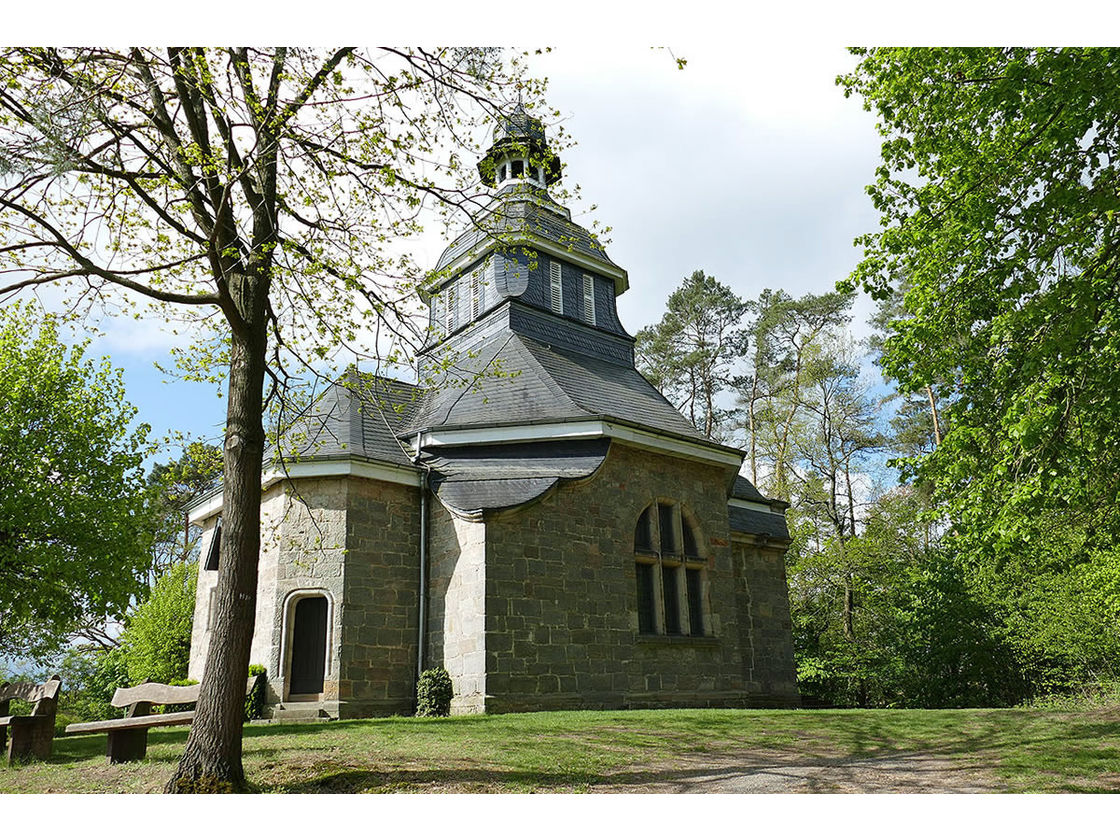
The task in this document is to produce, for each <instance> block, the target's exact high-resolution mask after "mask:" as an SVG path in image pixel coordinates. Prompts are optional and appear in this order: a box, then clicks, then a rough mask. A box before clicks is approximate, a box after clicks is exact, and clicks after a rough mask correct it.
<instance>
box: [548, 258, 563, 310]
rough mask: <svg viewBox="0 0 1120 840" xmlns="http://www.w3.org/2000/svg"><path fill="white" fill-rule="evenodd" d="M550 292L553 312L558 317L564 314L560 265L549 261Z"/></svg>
mask: <svg viewBox="0 0 1120 840" xmlns="http://www.w3.org/2000/svg"><path fill="white" fill-rule="evenodd" d="M548 279H549V290H550V292H551V303H552V311H553V312H555V313H556V314H557V315H563V314H564V290H563V286H562V285H561V282H560V263H558V262H556V261H555V260H549V263H548Z"/></svg>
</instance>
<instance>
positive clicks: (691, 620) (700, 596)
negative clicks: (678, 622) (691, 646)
mask: <svg viewBox="0 0 1120 840" xmlns="http://www.w3.org/2000/svg"><path fill="white" fill-rule="evenodd" d="M684 575H685V577H684V582H685V588H686V589H687V590H688V624H689V632H690V633H691V634H692V635H693V636H703V635H704V593H703V592H702V590H701V588H700V587H701V585H702V584H703V580H702V579H701V577H700V570H699V569H686V570H685V573H684Z"/></svg>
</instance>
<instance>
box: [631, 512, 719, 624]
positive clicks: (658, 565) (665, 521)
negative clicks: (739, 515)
mask: <svg viewBox="0 0 1120 840" xmlns="http://www.w3.org/2000/svg"><path fill="white" fill-rule="evenodd" d="M689 519H690V517H689V516H688V515H687V514H686V513H685V512H684V510H683V509H682V507H681V505H680V504H679V503H677V502H672V501H666V500H660V501H657V502H654V503H653V504H651V505H650V506H649V507H647V508H646V509H645V510H643V511H642V513H641V515H639V516H638V522H637V524H636V525H635V527H634V571H635V577H636V579H637V585H638V632H639V633H643V634H648V635H668V636H704V635H707V632H708V620H707V617H706V613H707V609H706V603H707V597H706V592H705V587H706V585H707V558H705V557H704V556H703V555H702V554H701V543H700V540H699V539H698V538H697V534H696V528H695V527H694V525H693V524H692V522H690V521H689Z"/></svg>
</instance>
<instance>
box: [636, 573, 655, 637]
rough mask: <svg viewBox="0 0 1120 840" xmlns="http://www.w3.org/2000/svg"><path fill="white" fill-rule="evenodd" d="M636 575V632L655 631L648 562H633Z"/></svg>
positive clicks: (651, 579) (651, 576)
mask: <svg viewBox="0 0 1120 840" xmlns="http://www.w3.org/2000/svg"><path fill="white" fill-rule="evenodd" d="M635 571H636V572H637V575H638V632H639V633H656V632H657V628H656V620H655V618H654V608H653V604H654V600H653V598H654V594H653V566H651V565H650V564H648V563H637V564H635Z"/></svg>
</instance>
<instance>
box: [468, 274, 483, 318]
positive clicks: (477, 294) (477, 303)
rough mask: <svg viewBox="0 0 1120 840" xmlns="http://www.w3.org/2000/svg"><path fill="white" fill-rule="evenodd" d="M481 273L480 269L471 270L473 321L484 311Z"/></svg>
mask: <svg viewBox="0 0 1120 840" xmlns="http://www.w3.org/2000/svg"><path fill="white" fill-rule="evenodd" d="M481 274H482V271H481V270H480V269H475V270H474V271H472V272H471V320H472V321H473V320H474V319H475V318H477V317H478V313H479V312H481V311H482V287H481V283H480V280H481Z"/></svg>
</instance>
